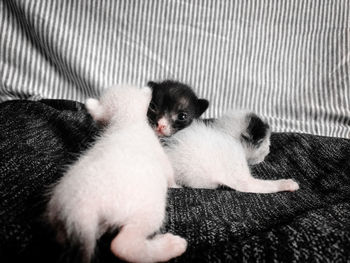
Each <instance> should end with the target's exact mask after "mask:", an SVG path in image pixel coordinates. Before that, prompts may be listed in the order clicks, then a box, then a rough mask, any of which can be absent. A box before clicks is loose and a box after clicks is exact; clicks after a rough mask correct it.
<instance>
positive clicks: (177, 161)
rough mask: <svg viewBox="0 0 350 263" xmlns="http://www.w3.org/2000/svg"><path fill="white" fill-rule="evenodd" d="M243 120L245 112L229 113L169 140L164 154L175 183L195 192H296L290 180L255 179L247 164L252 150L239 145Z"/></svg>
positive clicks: (190, 127) (186, 130) (196, 123)
mask: <svg viewBox="0 0 350 263" xmlns="http://www.w3.org/2000/svg"><path fill="white" fill-rule="evenodd" d="M243 116H245V113H243V112H242V115H236V113H235V112H230V113H228V114H226V115H224V116H223V117H222V118H220V119H219V120H217V121H214V122H213V123H212V124H211V125H205V124H204V123H203V122H200V121H194V122H193V123H192V124H191V125H190V126H189V127H187V128H185V129H183V130H181V131H179V132H177V133H176V134H174V135H173V136H172V137H170V138H168V139H167V141H166V143H165V150H166V152H167V154H168V156H169V158H170V160H171V162H172V164H173V167H174V169H175V180H176V182H177V183H179V184H181V185H184V186H188V187H195V188H216V187H218V186H219V185H225V186H228V187H230V188H233V189H235V190H238V191H241V192H255V193H273V192H279V191H295V190H297V189H298V188H299V186H298V184H297V183H296V182H294V181H293V180H291V179H287V180H285V179H282V180H261V179H256V178H254V177H252V175H251V173H250V170H249V167H248V163H247V154H248V155H249V154H250V149H249V147H246V148H245V147H244V146H243V145H242V143H241V141H240V134H241V132H242V131H243V130H244V129H243V128H244V127H245V120H244V118H243ZM232 121H233V122H232ZM265 143H266V145H264V146H263V149H265V150H262V152H261V153H259V154H258V155H259V157H260V156H261V155H262V156H263V157H265V155H266V147H267V149H268V146H269V140H267V142H265ZM267 153H268V150H267ZM250 157H251V156H248V158H250ZM260 158H261V157H260ZM258 159H259V158H258Z"/></svg>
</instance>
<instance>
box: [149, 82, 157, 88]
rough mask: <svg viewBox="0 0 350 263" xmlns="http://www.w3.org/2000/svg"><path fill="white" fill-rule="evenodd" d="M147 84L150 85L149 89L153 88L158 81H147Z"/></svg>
mask: <svg viewBox="0 0 350 263" xmlns="http://www.w3.org/2000/svg"><path fill="white" fill-rule="evenodd" d="M147 86H148V87H150V88H151V89H154V88H155V87H157V86H158V83H156V82H154V81H148V82H147Z"/></svg>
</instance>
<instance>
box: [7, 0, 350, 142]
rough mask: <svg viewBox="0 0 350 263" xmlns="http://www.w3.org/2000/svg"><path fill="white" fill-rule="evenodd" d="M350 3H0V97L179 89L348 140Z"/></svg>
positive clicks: (274, 122) (222, 106)
mask: <svg viewBox="0 0 350 263" xmlns="http://www.w3.org/2000/svg"><path fill="white" fill-rule="evenodd" d="M349 76H350V1H349V0H289V1H280V0H241V1H232V0H219V1H215V0H158V1H156V0H154V1H152V0H144V1H140V0H95V1H92V0H91V1H90V0H74V1H73V0H56V1H55V0H36V1H30V0H12V1H11V0H0V99H1V101H4V100H9V99H17V98H20V99H28V98H30V99H37V98H62V99H72V100H78V101H84V100H85V98H86V97H87V96H98V94H99V93H100V92H101V90H102V89H104V88H105V87H108V86H110V85H113V84H116V83H122V82H131V83H136V84H144V83H145V82H146V81H147V80H162V79H167V78H171V79H176V80H180V81H183V82H185V83H187V84H189V85H191V86H192V87H193V88H194V89H195V91H196V92H197V94H198V95H199V96H201V97H205V98H207V99H209V100H210V102H211V105H210V108H209V110H208V111H207V113H206V115H205V116H206V117H218V116H219V115H220V114H221V113H222V112H224V111H225V110H226V109H228V108H247V109H251V110H254V111H256V112H257V113H258V114H260V115H261V116H263V117H265V118H266V119H267V120H268V121H269V123H270V124H271V126H272V128H273V130H274V131H296V132H305V133H311V134H319V135H326V136H338V137H346V138H350V102H349V101H350V77H349Z"/></svg>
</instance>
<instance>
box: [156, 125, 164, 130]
mask: <svg viewBox="0 0 350 263" xmlns="http://www.w3.org/2000/svg"><path fill="white" fill-rule="evenodd" d="M164 129H165V125H164V124H158V127H157V131H162V130H164Z"/></svg>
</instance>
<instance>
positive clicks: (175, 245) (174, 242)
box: [164, 233, 187, 258]
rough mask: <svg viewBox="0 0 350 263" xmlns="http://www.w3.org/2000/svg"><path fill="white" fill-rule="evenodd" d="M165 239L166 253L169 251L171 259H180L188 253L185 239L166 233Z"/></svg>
mask: <svg viewBox="0 0 350 263" xmlns="http://www.w3.org/2000/svg"><path fill="white" fill-rule="evenodd" d="M164 239H166V247H165V251H167V253H168V255H169V256H170V258H173V257H178V256H180V255H181V254H183V253H184V252H185V251H186V248H187V241H186V240H185V239H184V238H182V237H180V236H176V235H173V234H170V233H166V234H164Z"/></svg>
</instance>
